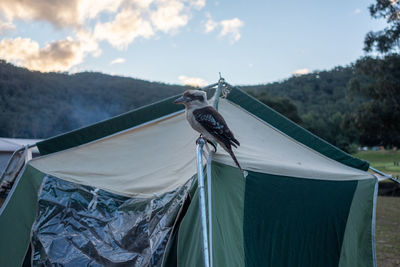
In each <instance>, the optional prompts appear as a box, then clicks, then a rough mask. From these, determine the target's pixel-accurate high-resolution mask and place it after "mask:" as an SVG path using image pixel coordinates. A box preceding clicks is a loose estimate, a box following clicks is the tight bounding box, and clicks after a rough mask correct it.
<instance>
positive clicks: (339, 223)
mask: <svg viewBox="0 0 400 267" xmlns="http://www.w3.org/2000/svg"><path fill="white" fill-rule="evenodd" d="M356 187H357V181H340V182H339V181H324V180H313V179H301V178H293V177H284V176H278V175H268V174H261V173H255V172H249V175H248V176H247V177H246V191H245V200H244V222H243V234H244V247H245V259H246V266H248V267H250V266H251V267H258V266H273V267H280V266H307V267H313V266H325V267H329V266H338V263H339V258H340V252H341V248H342V242H343V235H344V231H345V227H346V222H347V217H348V213H349V209H350V206H351V203H352V199H353V195H354V192H355V190H356Z"/></svg>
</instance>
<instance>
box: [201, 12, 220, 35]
mask: <svg viewBox="0 0 400 267" xmlns="http://www.w3.org/2000/svg"><path fill="white" fill-rule="evenodd" d="M206 16H207V21H206V23H205V24H204V27H205V29H204V31H205V33H209V32H212V31H213V30H215V28H216V27H217V26H218V22H216V21H214V20H213V19H212V18H211V15H210V13H207V14H206Z"/></svg>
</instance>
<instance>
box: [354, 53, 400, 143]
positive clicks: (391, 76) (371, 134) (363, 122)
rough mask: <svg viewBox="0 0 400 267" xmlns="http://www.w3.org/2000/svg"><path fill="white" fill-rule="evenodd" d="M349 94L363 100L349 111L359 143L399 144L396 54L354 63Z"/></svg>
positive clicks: (399, 81) (399, 62) (399, 96)
mask: <svg viewBox="0 0 400 267" xmlns="http://www.w3.org/2000/svg"><path fill="white" fill-rule="evenodd" d="M355 74H356V76H355V78H354V79H352V81H351V82H350V89H351V90H352V92H353V94H355V95H356V96H358V97H361V98H362V100H363V103H362V104H361V105H360V106H359V108H358V109H357V110H356V112H355V113H354V115H353V118H354V123H355V124H356V126H357V128H358V129H359V131H360V143H361V144H362V145H383V146H387V147H392V146H400V119H399V118H400V55H397V54H391V55H387V56H385V57H384V58H372V57H365V58H362V59H359V60H358V61H357V62H356V63H355Z"/></svg>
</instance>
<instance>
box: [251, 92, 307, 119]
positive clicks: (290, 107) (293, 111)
mask: <svg viewBox="0 0 400 267" xmlns="http://www.w3.org/2000/svg"><path fill="white" fill-rule="evenodd" d="M256 97H257V98H258V100H260V101H261V102H263V103H264V104H266V105H267V106H269V107H270V108H272V109H274V110H275V111H277V112H279V113H281V114H282V115H284V116H285V117H287V118H289V119H291V120H292V121H294V122H296V123H301V122H302V121H301V118H300V116H299V114H298V112H297V106H296V105H295V104H294V103H293V102H292V101H290V99H289V98H287V97H271V96H269V95H267V94H266V93H261V94H260V95H257V96H256Z"/></svg>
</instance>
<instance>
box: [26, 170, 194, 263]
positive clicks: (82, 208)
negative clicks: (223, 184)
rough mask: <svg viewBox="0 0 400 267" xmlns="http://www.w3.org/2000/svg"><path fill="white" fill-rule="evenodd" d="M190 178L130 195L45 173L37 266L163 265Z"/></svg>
mask: <svg viewBox="0 0 400 267" xmlns="http://www.w3.org/2000/svg"><path fill="white" fill-rule="evenodd" d="M190 182H191V180H190V181H189V182H188V183H186V184H185V185H184V186H182V187H180V188H178V189H177V190H175V191H173V192H169V193H166V194H164V195H162V196H159V197H152V198H128V197H124V196H119V195H115V194H112V193H108V192H106V191H103V190H99V191H97V190H96V191H95V190H94V188H92V187H88V186H82V185H78V184H74V183H71V182H67V181H63V180H61V179H58V178H55V177H51V176H46V177H45V179H44V181H43V186H42V190H41V192H40V195H39V212H38V217H37V219H36V221H35V223H34V225H33V227H32V244H33V264H34V265H35V266H42V265H43V266H50V265H57V266H65V265H66V266H103V265H106V266H110V265H112V266H160V265H161V260H162V257H163V255H164V250H165V245H166V243H167V241H168V239H169V236H170V233H171V231H172V226H173V224H174V221H175V218H176V216H177V213H178V211H179V209H180V207H181V206H182V204H183V201H184V200H185V197H186V195H187V191H188V190H189V187H190Z"/></svg>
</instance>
